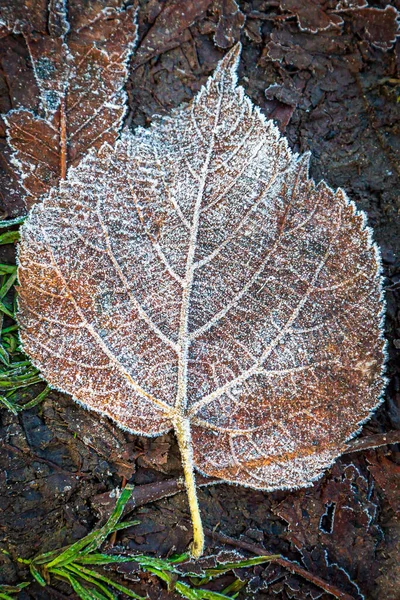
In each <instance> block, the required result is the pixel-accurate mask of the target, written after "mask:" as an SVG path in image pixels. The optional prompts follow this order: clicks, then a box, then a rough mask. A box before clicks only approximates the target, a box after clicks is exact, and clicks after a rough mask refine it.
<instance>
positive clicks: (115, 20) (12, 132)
mask: <svg viewBox="0 0 400 600" xmlns="http://www.w3.org/2000/svg"><path fill="white" fill-rule="evenodd" d="M135 15H136V8H135V7H133V6H130V7H128V8H126V9H125V8H124V5H123V3H121V8H111V7H109V8H104V9H102V10H100V11H98V13H97V14H96V15H94V16H93V15H92V18H91V20H87V19H86V20H85V19H82V18H81V19H77V18H75V19H74V25H75V26H74V27H73V28H70V25H69V23H68V21H67V14H66V5H65V3H64V2H61V0H50V2H49V23H48V30H49V33H48V35H38V34H36V33H35V32H34V31H33V30H32V28H33V24H32V23H25V24H23V27H22V30H23V32H24V36H25V39H26V43H27V46H28V49H29V53H30V57H31V60H32V64H33V69H34V73H35V77H36V81H37V85H38V88H39V92H40V99H41V109H42V113H41V114H40V115H37V114H35V113H33V112H32V111H30V110H27V109H25V108H20V109H17V110H12V111H10V112H9V113H8V115H7V116H6V122H7V125H8V132H7V133H8V141H9V145H10V147H11V148H12V150H13V151H14V160H15V162H16V164H17V166H18V170H19V172H20V176H21V182H22V185H23V187H24V188H25V190H26V191H27V193H28V195H27V199H26V203H27V206H28V208H29V207H30V206H32V205H34V204H36V203H37V202H38V201H39V200H40V199H41V197H42V195H43V194H45V193H47V192H48V191H49V189H50V188H51V187H52V186H55V185H57V184H58V181H59V179H60V178H64V177H65V174H66V170H67V167H68V166H70V165H75V164H77V163H78V162H79V160H80V159H81V158H82V157H83V156H84V155H85V154H86V152H87V151H88V150H89V149H90V148H93V147H94V148H99V147H100V146H101V145H102V144H103V143H104V142H106V141H107V142H109V143H114V141H115V140H116V138H117V136H118V134H119V131H120V127H121V124H122V120H123V117H124V115H125V111H126V93H125V92H124V91H123V86H124V84H125V82H126V79H127V76H128V70H127V61H128V59H129V57H130V55H131V52H132V49H133V45H134V43H135V41H136V34H137V26H136V22H135ZM10 20H11V18H9V19H8V21H7V22H9V21H10ZM11 23H12V21H11ZM9 27H11V24H9ZM14 28H17V30H19V29H20V28H21V23H20V21H18V20H16V21H15V22H14Z"/></svg>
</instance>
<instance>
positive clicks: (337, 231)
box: [18, 46, 384, 554]
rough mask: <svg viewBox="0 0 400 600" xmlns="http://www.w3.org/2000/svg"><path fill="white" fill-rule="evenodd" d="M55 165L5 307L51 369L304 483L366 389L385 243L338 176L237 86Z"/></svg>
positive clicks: (116, 415)
mask: <svg viewBox="0 0 400 600" xmlns="http://www.w3.org/2000/svg"><path fill="white" fill-rule="evenodd" d="M239 51H240V46H236V47H235V48H234V49H233V50H232V51H230V52H229V53H228V54H227V55H226V57H225V58H224V59H223V61H222V62H221V63H220V65H219V67H218V68H217V70H216V72H215V74H214V76H213V78H211V79H210V80H209V82H208V84H207V86H206V87H205V88H203V89H202V90H201V91H200V93H199V94H198V96H197V97H196V98H195V99H194V101H193V102H192V103H191V104H190V105H189V106H185V107H182V108H179V109H177V110H175V111H174V112H173V113H172V116H171V117H170V118H166V117H164V118H160V119H159V120H156V121H155V123H154V124H153V126H152V127H151V128H150V129H148V130H145V129H139V130H138V131H137V132H136V134H135V135H133V134H131V133H130V132H128V131H127V132H125V133H124V134H123V136H122V138H121V139H120V140H119V141H118V142H117V144H116V146H115V148H114V149H113V148H112V147H111V146H109V145H108V144H106V145H104V146H103V147H102V149H101V150H100V151H99V152H98V153H96V152H94V151H92V152H90V153H89V154H88V156H87V157H86V158H85V159H84V160H83V161H82V162H81V163H80V164H79V165H78V166H77V167H76V168H73V169H71V170H70V171H69V175H68V179H67V181H65V182H64V181H63V182H61V184H60V188H59V190H56V189H53V190H52V191H51V192H50V194H49V195H48V197H47V198H46V199H45V200H44V203H43V204H39V205H37V206H36V207H35V209H34V210H33V212H32V213H31V215H30V218H29V219H28V221H27V223H26V224H25V225H24V226H23V228H22V243H21V245H20V250H19V265H20V266H19V281H20V284H21V287H20V298H19V316H18V319H19V323H20V325H21V339H22V342H23V345H24V349H25V351H26V352H27V353H28V354H29V355H30V356H31V358H32V360H33V362H34V364H35V365H37V366H38V367H39V368H40V369H41V370H42V373H43V375H44V376H45V377H46V378H47V379H48V380H49V382H50V383H51V385H53V386H54V387H56V388H59V389H61V390H63V391H66V392H69V393H70V394H72V395H73V397H74V398H75V399H76V400H77V401H78V402H80V403H82V404H84V405H85V406H87V407H90V408H91V409H93V410H95V411H97V412H99V413H101V414H105V415H108V416H109V417H111V418H112V419H114V421H116V422H117V423H118V424H119V425H120V426H121V427H123V428H126V429H128V430H129V431H132V432H136V433H138V434H143V435H148V436H155V435H160V434H161V433H163V432H166V431H168V430H169V429H171V428H172V427H173V428H174V429H175V432H176V435H177V438H178V442H179V445H180V450H181V454H182V460H183V467H184V471H185V476H186V482H187V488H188V494H189V500H190V504H191V510H192V517H193V520H194V528H195V546H194V547H193V552H194V554H199V552H201V548H202V541H201V521H200V518H199V513H198V506H197V499H196V495H195V487H194V477H193V465H194V466H195V467H196V468H197V469H198V470H199V471H200V472H202V473H205V474H207V475H212V476H216V477H220V478H221V479H224V480H225V481H229V482H232V483H238V484H244V485H249V486H251V487H255V488H261V489H265V490H273V489H278V488H293V487H301V486H306V485H309V484H310V482H311V481H312V480H313V479H315V478H317V477H319V476H321V474H322V473H323V472H324V470H325V469H326V468H327V467H328V466H329V465H330V464H331V463H332V462H333V461H334V460H335V458H336V457H337V456H338V455H339V454H340V453H341V452H342V451H343V450H344V448H345V442H346V440H347V439H349V438H350V437H352V436H353V435H354V434H355V433H356V432H357V431H358V430H359V428H360V425H361V423H362V422H364V421H365V420H366V419H367V418H368V417H369V415H370V414H371V410H373V409H374V408H375V407H376V406H377V405H378V404H379V398H380V394H381V392H382V386H383V381H382V377H381V370H382V364H383V361H384V342H383V339H382V334H381V327H382V325H381V311H382V299H381V289H380V275H379V269H380V259H379V253H378V250H377V248H376V246H375V245H374V244H373V243H372V241H371V233H370V230H369V229H368V228H367V227H366V225H365V217H364V216H363V215H362V214H360V213H358V212H357V210H356V208H355V206H354V204H352V203H350V202H349V200H348V199H347V197H346V196H345V194H344V192H343V191H342V190H338V191H337V192H333V191H332V190H331V189H330V188H328V187H327V185H326V184H325V183H323V182H321V183H320V184H318V186H317V185H315V184H314V182H313V181H312V180H310V179H309V178H308V162H309V156H308V155H304V156H302V157H299V156H298V155H297V154H293V153H292V152H291V151H290V149H289V148H288V146H287V142H286V140H285V139H284V138H282V137H280V134H279V132H278V130H277V129H276V127H275V126H274V125H273V123H272V121H266V120H265V118H264V117H263V116H262V115H261V113H260V111H259V110H258V109H257V108H254V107H253V105H252V104H251V102H250V100H249V99H248V98H246V96H244V93H243V90H242V89H241V88H238V87H236V67H237V62H238V58H239Z"/></svg>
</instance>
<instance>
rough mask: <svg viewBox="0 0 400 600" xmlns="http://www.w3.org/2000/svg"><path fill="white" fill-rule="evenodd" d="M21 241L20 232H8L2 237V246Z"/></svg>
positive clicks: (0, 240) (0, 244)
mask: <svg viewBox="0 0 400 600" xmlns="http://www.w3.org/2000/svg"><path fill="white" fill-rule="evenodd" d="M18 240H19V231H18V230H17V231H6V232H5V233H2V234H1V235H0V246H4V245H5V244H12V243H14V242H17V241H18Z"/></svg>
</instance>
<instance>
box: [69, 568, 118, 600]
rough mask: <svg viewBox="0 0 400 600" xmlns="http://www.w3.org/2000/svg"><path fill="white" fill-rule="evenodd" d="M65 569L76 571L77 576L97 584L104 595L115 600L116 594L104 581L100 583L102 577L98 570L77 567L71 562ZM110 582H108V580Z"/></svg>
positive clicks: (110, 599)
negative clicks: (99, 575)
mask: <svg viewBox="0 0 400 600" xmlns="http://www.w3.org/2000/svg"><path fill="white" fill-rule="evenodd" d="M65 569H67V570H68V571H71V572H72V573H74V575H75V576H76V577H80V578H81V579H83V580H84V581H87V582H88V583H91V584H92V585H95V586H97V587H98V588H99V590H101V593H102V594H103V595H104V597H105V598H107V600H114V599H115V596H114V594H113V593H111V592H110V591H109V590H108V589H107V588H106V587H105V586H104V585H103V584H102V583H100V581H101V578H100V577H98V573H96V571H91V570H89V569H84V568H81V567H75V566H74V565H73V564H69V565H66V566H65ZM107 583H108V582H107Z"/></svg>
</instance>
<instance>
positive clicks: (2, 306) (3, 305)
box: [0, 302, 14, 319]
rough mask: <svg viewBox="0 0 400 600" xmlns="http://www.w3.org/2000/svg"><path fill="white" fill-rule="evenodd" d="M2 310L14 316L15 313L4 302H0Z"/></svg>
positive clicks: (0, 309)
mask: <svg viewBox="0 0 400 600" xmlns="http://www.w3.org/2000/svg"><path fill="white" fill-rule="evenodd" d="M0 312H2V313H4V314H5V315H7V316H8V317H11V318H12V319H13V318H14V313H13V312H12V311H11V310H10V309H9V308H7V306H5V304H4V303H3V302H0Z"/></svg>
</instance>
